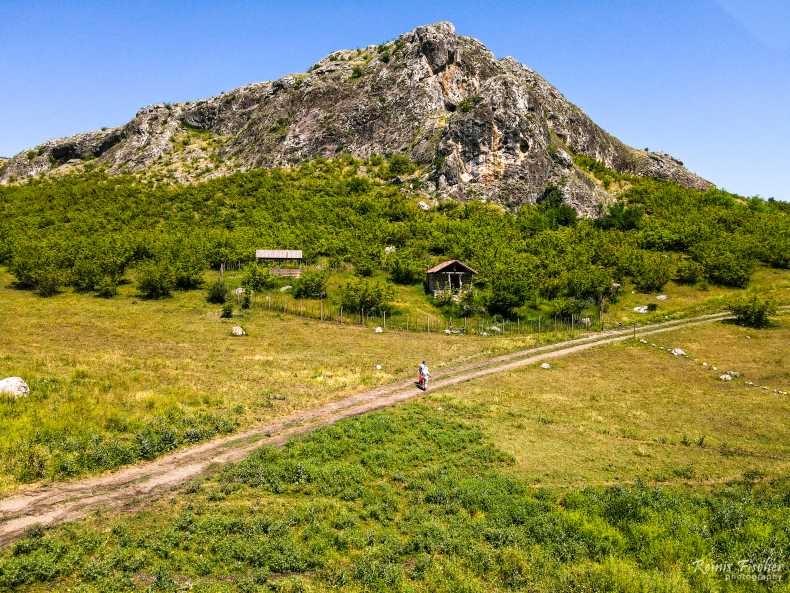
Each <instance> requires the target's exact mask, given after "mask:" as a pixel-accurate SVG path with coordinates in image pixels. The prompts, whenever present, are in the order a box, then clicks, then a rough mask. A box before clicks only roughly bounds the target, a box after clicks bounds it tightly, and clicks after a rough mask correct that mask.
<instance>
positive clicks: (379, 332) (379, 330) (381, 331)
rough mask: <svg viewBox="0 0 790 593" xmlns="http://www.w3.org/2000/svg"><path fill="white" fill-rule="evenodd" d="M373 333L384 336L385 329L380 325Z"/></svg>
mask: <svg viewBox="0 0 790 593" xmlns="http://www.w3.org/2000/svg"><path fill="white" fill-rule="evenodd" d="M373 331H374V332H376V333H377V334H383V333H384V328H383V327H381V326H380V325H377V326H376V327H375V328H374V329H373Z"/></svg>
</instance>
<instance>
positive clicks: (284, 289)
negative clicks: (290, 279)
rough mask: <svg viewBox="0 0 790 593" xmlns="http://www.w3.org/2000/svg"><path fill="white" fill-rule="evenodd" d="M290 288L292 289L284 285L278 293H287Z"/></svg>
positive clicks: (288, 285)
mask: <svg viewBox="0 0 790 593" xmlns="http://www.w3.org/2000/svg"><path fill="white" fill-rule="evenodd" d="M292 288H293V286H291V285H290V284H286V285H285V286H283V287H282V288H280V292H288V291H289V290H291V289H292Z"/></svg>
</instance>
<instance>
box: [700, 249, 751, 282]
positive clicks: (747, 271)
mask: <svg viewBox="0 0 790 593" xmlns="http://www.w3.org/2000/svg"><path fill="white" fill-rule="evenodd" d="M695 257H696V259H698V260H699V262H700V263H701V264H702V267H703V268H704V270H705V276H706V277H707V278H708V280H710V281H711V282H713V283H714V284H721V285H723V286H734V287H736V288H743V287H745V286H746V285H747V284H749V278H751V275H752V270H753V269H754V260H752V258H751V257H749V255H748V254H746V253H745V252H743V251H731V250H728V249H727V247H726V246H725V245H723V242H719V241H717V242H715V243H708V244H705V245H702V246H700V247H699V248H698V249H697V250H696V253H695Z"/></svg>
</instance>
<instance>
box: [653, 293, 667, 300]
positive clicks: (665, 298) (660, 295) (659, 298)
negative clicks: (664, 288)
mask: <svg viewBox="0 0 790 593" xmlns="http://www.w3.org/2000/svg"><path fill="white" fill-rule="evenodd" d="M668 298H669V297H668V296H667V295H665V294H659V295H658V296H656V300H657V301H665V300H667V299H668Z"/></svg>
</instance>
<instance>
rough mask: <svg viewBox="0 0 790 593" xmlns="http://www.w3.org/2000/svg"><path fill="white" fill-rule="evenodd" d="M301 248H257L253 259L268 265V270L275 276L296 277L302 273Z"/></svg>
mask: <svg viewBox="0 0 790 593" xmlns="http://www.w3.org/2000/svg"><path fill="white" fill-rule="evenodd" d="M303 259H304V257H303V256H302V250H301V249H257V250H256V251H255V260H256V261H257V262H258V263H259V264H263V265H266V266H269V272H270V273H272V274H274V275H275V276H288V277H293V278H298V277H299V276H301V274H302V261H303Z"/></svg>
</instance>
